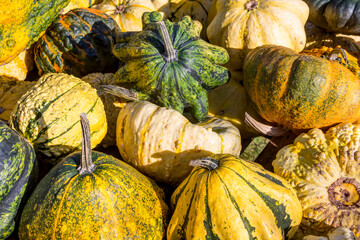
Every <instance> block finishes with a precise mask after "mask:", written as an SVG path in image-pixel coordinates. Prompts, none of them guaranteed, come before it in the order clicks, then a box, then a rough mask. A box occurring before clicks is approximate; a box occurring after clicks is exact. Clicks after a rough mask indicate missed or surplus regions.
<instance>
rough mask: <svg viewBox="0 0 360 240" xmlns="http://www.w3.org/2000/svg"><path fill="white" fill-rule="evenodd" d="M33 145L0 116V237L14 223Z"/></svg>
mask: <svg viewBox="0 0 360 240" xmlns="http://www.w3.org/2000/svg"><path fill="white" fill-rule="evenodd" d="M35 161H36V159H35V151H34V149H33V147H32V146H31V145H30V144H29V143H28V142H27V141H26V140H25V139H24V138H23V137H21V136H20V135H19V134H18V133H17V132H15V131H14V130H12V129H11V128H10V127H9V126H7V125H6V124H5V123H4V122H3V121H1V120H0V222H1V225H0V239H6V238H7V237H9V235H10V234H11V233H12V232H13V230H14V227H15V221H14V219H15V216H16V214H17V211H18V209H19V206H20V202H21V199H22V197H23V195H24V193H25V190H26V187H27V185H28V181H29V178H30V175H31V171H32V169H33V167H34V164H35Z"/></svg>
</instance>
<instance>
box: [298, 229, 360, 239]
mask: <svg viewBox="0 0 360 240" xmlns="http://www.w3.org/2000/svg"><path fill="white" fill-rule="evenodd" d="M327 236H328V237H319V236H314V235H308V236H305V237H304V238H303V240H358V239H360V238H355V235H354V233H353V232H352V231H351V230H350V229H348V228H345V227H338V228H334V229H333V230H331V231H329V232H328V233H327Z"/></svg>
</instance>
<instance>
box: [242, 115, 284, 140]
mask: <svg viewBox="0 0 360 240" xmlns="http://www.w3.org/2000/svg"><path fill="white" fill-rule="evenodd" d="M244 121H245V123H246V124H248V125H249V126H251V127H252V128H254V129H255V130H256V131H258V132H260V133H262V134H264V135H267V136H271V137H278V136H283V135H284V134H285V133H286V132H287V131H289V129H286V128H283V127H277V126H269V125H266V124H264V123H261V122H259V121H257V120H256V119H255V118H253V117H251V116H250V114H249V113H247V112H245V119H244Z"/></svg>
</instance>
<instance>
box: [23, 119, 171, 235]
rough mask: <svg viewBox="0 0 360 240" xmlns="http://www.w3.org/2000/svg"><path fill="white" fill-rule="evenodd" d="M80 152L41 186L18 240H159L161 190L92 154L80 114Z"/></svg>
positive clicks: (128, 168) (86, 125)
mask: <svg viewBox="0 0 360 240" xmlns="http://www.w3.org/2000/svg"><path fill="white" fill-rule="evenodd" d="M81 118H82V121H81V122H82V128H83V134H84V136H83V147H82V152H76V153H73V154H71V155H69V156H67V157H66V158H64V159H63V160H62V161H61V162H60V163H59V164H57V165H56V166H55V167H54V168H52V169H51V170H50V172H49V173H48V174H47V175H46V176H45V177H44V178H43V179H42V180H41V181H40V183H39V184H38V185H37V187H36V188H35V190H34V192H33V193H32V195H31V197H30V199H29V200H28V202H27V203H26V205H25V207H24V210H23V212H22V214H21V221H20V226H19V237H20V239H22V240H30V239H38V240H42V239H43V240H48V239H59V240H60V239H62V240H68V239H79V240H85V239H86V240H87V239H119V238H121V239H159V240H161V239H162V238H163V236H164V235H165V229H166V219H167V214H168V207H167V206H166V204H165V202H164V201H163V199H162V198H161V193H160V192H159V187H158V186H156V184H155V183H154V182H153V181H151V180H149V179H148V178H146V177H145V176H144V175H142V174H141V173H139V172H138V171H137V170H135V169H134V168H132V167H131V166H129V165H127V164H126V163H124V162H122V161H120V160H118V159H116V158H114V157H112V156H111V155H107V154H104V153H100V152H95V151H93V152H91V148H90V126H89V123H88V122H87V121H86V120H85V118H86V115H85V114H82V115H81Z"/></svg>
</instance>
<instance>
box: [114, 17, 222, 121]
mask: <svg viewBox="0 0 360 240" xmlns="http://www.w3.org/2000/svg"><path fill="white" fill-rule="evenodd" d="M200 31H201V24H200V23H199V22H197V21H192V20H191V18H190V17H189V16H185V17H183V18H182V19H181V20H180V21H179V22H177V23H173V22H170V21H168V20H165V21H162V17H161V14H160V13H158V12H152V13H144V15H143V31H141V32H135V33H130V34H129V33H123V35H122V36H123V37H121V34H120V37H119V39H118V40H117V41H118V43H117V44H116V45H115V47H114V54H115V56H116V57H118V58H119V59H120V60H121V61H123V62H124V63H125V65H124V66H122V67H121V68H120V69H119V70H118V71H117V72H116V73H115V76H114V78H115V81H116V83H117V84H118V85H120V86H125V87H128V88H130V89H131V90H133V91H135V92H137V93H138V95H139V98H140V99H141V100H147V101H150V102H153V103H155V104H157V105H159V106H163V107H169V108H173V109H175V110H177V111H179V112H181V113H182V112H183V111H184V109H185V108H187V109H190V110H191V113H192V115H193V117H194V118H195V119H196V120H197V121H201V120H204V119H205V118H206V115H207V112H208V97H207V93H208V91H209V90H211V89H214V88H216V87H217V86H220V85H222V84H224V83H226V82H227V81H228V80H229V71H228V70H227V69H226V68H225V67H222V66H220V64H224V63H226V62H227V61H228V59H229V58H228V57H229V56H228V54H227V52H226V50H225V49H223V48H221V47H218V46H214V45H211V44H209V43H207V42H205V41H204V40H201V39H200V37H199V36H200Z"/></svg>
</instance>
